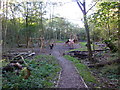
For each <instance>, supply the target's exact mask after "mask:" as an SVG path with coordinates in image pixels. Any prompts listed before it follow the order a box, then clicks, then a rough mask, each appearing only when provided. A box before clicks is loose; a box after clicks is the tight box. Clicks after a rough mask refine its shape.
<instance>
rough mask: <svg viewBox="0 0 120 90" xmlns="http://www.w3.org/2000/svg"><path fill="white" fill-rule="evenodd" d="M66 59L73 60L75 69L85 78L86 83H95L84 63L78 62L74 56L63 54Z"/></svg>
mask: <svg viewBox="0 0 120 90" xmlns="http://www.w3.org/2000/svg"><path fill="white" fill-rule="evenodd" d="M64 57H65V58H66V59H67V60H70V61H72V62H73V64H74V65H75V67H76V68H77V70H78V71H79V74H80V76H82V78H83V79H84V80H85V82H86V83H87V84H89V83H97V81H96V78H95V77H94V76H93V75H92V74H91V72H90V71H89V69H88V68H87V66H86V65H84V64H82V63H80V61H79V60H77V59H76V58H74V57H71V56H69V55H65V56H64Z"/></svg>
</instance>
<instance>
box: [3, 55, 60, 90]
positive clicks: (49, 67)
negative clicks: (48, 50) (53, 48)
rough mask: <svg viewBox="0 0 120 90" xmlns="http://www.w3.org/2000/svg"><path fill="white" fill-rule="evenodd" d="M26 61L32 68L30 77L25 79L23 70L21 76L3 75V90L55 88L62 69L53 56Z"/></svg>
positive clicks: (43, 56) (12, 73)
mask: <svg viewBox="0 0 120 90" xmlns="http://www.w3.org/2000/svg"><path fill="white" fill-rule="evenodd" d="M25 61H26V62H27V64H28V66H29V67H30V68H32V70H31V71H30V72H31V75H30V77H29V78H28V79H24V78H23V73H22V70H21V72H20V73H19V75H16V73H15V72H7V73H5V74H3V79H2V82H3V86H2V87H3V89H12V88H14V89H19V88H27V89H32V88H51V87H55V83H54V82H56V81H57V80H58V72H60V70H61V68H60V66H59V64H58V62H57V60H56V59H55V58H54V57H53V56H50V55H39V56H36V57H35V58H34V59H33V60H28V59H26V60H25ZM23 66H25V65H23Z"/></svg>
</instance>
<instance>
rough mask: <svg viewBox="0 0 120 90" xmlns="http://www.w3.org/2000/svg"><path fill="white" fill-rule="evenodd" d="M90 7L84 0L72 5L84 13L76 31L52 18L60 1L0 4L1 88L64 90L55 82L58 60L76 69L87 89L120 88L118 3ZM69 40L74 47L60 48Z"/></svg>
mask: <svg viewBox="0 0 120 90" xmlns="http://www.w3.org/2000/svg"><path fill="white" fill-rule="evenodd" d="M93 2H94V4H93V5H92V6H91V7H89V8H88V9H86V3H87V0H76V2H74V3H76V6H78V7H79V10H80V12H82V14H83V19H82V20H83V23H84V27H80V26H79V25H77V24H74V23H72V22H70V21H69V20H67V19H66V18H64V17H60V16H58V15H54V8H55V7H58V6H59V7H60V6H62V5H64V3H62V2H44V1H42V0H38V1H32V0H30V1H24V0H23V1H21V2H17V0H8V1H4V0H3V1H1V0H0V11H1V12H0V23H1V24H0V33H1V36H0V38H2V39H1V40H0V45H1V46H2V50H1V53H2V54H1V57H2V58H1V60H0V65H1V66H0V69H1V76H0V77H1V78H2V83H1V84H0V87H1V88H2V89H13V88H14V89H21V88H24V89H33V88H59V87H60V88H64V87H62V86H60V84H59V83H61V82H58V81H59V77H60V74H61V75H62V71H64V67H62V65H61V64H60V62H61V61H59V60H57V59H58V57H62V58H65V59H67V60H68V61H70V62H72V64H73V65H74V67H76V68H77V70H78V72H79V75H80V76H81V77H82V78H83V80H84V82H85V83H86V85H87V88H109V89H110V88H111V89H113V90H117V89H120V3H119V1H118V2H117V1H116V2H111V1H109V0H108V1H105V0H101V1H99V0H93ZM93 7H96V10H95V11H94V13H93V14H91V15H88V13H89V11H90V10H92V8H93ZM70 38H71V39H75V40H76V42H74V44H73V47H74V48H73V47H72V48H71V46H69V45H64V44H65V42H66V41H67V40H68V39H70ZM51 44H53V45H54V46H53V48H50V45H51ZM58 51H59V52H58ZM54 52H56V53H54ZM63 61H64V60H63ZM66 66H67V65H66ZM66 75H67V74H66ZM68 76H69V75H68ZM73 76H74V75H73ZM71 81H72V80H71ZM69 82H70V80H69ZM65 85H66V84H65ZM68 86H69V85H68ZM71 86H72V85H71ZM73 86H74V85H73ZM65 88H68V87H65ZM73 88H76V87H73ZM81 88H83V87H81Z"/></svg>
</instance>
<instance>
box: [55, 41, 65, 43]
mask: <svg viewBox="0 0 120 90" xmlns="http://www.w3.org/2000/svg"><path fill="white" fill-rule="evenodd" d="M55 43H64V41H56V42H55Z"/></svg>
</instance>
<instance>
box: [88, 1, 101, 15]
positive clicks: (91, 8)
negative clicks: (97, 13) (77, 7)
mask: <svg viewBox="0 0 120 90" xmlns="http://www.w3.org/2000/svg"><path fill="white" fill-rule="evenodd" d="M98 1H99V0H98ZM98 1H97V2H95V4H94V5H92V6H91V7H90V8H89V9H88V10H87V12H86V13H88V11H90V10H91V9H92V8H93V7H94V6H95V5H96V4H97V3H98Z"/></svg>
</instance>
